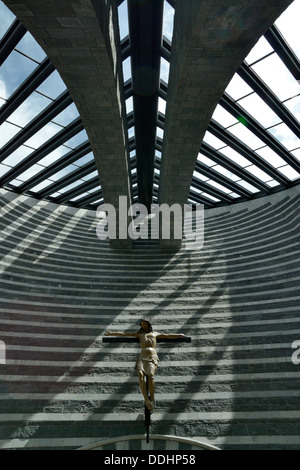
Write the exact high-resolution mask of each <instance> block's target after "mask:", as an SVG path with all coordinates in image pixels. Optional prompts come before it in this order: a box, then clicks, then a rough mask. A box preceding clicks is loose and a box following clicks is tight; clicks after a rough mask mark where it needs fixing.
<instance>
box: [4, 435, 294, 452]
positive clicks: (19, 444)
mask: <svg viewBox="0 0 300 470" xmlns="http://www.w3.org/2000/svg"><path fill="white" fill-rule="evenodd" d="M193 439H195V440H197V441H199V442H204V443H206V444H207V445H214V446H219V445H222V447H223V446H224V445H225V446H226V445H230V446H235V447H236V448H239V447H241V450H243V449H242V448H243V447H245V446H262V447H265V446H266V445H275V446H282V445H290V446H295V447H298V445H299V436H297V435H294V436H293V435H291V436H286V435H266V436H264V435H261V436H257V435H256V436H251V435H248V436H243V435H235V436H221V437H213V436H212V437H211V438H210V439H208V438H207V437H206V436H195V437H193ZM94 443H95V438H91V437H82V438H78V437H60V438H55V437H54V438H53V437H52V438H51V437H49V438H47V439H46V438H30V437H29V438H27V439H11V440H5V439H0V449H22V448H33V449H39V448H41V449H45V448H73V449H78V448H79V447H81V446H93V445H94ZM119 450H122V449H121V448H119ZM123 450H125V449H124V448H123Z"/></svg>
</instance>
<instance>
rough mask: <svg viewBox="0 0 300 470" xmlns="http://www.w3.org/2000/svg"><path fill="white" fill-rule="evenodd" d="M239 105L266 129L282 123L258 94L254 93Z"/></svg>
mask: <svg viewBox="0 0 300 470" xmlns="http://www.w3.org/2000/svg"><path fill="white" fill-rule="evenodd" d="M239 104H240V105H241V106H242V107H243V108H244V109H245V111H247V113H249V114H250V115H251V116H253V117H254V119H256V120H257V121H258V122H259V123H260V124H261V125H262V126H263V127H264V128H267V127H270V126H274V125H275V124H278V123H280V122H281V119H280V118H279V117H278V116H277V114H275V113H274V111H272V109H271V108H269V106H268V105H267V104H266V103H265V102H264V101H263V100H262V99H261V98H260V97H259V96H258V95H257V94H256V93H252V95H249V96H247V97H246V98H243V99H241V100H240V101H239Z"/></svg>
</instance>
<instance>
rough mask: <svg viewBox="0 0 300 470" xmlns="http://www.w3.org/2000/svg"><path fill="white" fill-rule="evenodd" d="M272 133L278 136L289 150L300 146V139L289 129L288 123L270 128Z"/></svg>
mask: <svg viewBox="0 0 300 470" xmlns="http://www.w3.org/2000/svg"><path fill="white" fill-rule="evenodd" d="M269 132H270V134H272V135H273V136H274V137H276V139H277V140H279V142H280V143H281V144H282V145H284V146H285V147H286V148H287V149H288V150H293V149H296V148H299V147H300V139H298V137H297V136H295V134H294V133H293V132H292V131H291V130H290V129H289V127H288V126H287V125H286V124H283V123H282V124H279V125H278V126H275V127H272V128H271V129H269Z"/></svg>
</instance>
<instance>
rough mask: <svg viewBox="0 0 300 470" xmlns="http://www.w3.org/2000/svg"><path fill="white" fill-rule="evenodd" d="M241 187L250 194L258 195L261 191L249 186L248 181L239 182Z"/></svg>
mask: <svg viewBox="0 0 300 470" xmlns="http://www.w3.org/2000/svg"><path fill="white" fill-rule="evenodd" d="M236 184H238V185H239V186H241V187H242V188H244V189H246V190H247V191H249V192H250V193H258V192H259V190H258V189H257V188H255V187H254V186H252V184H249V183H247V181H243V180H241V181H237V183H236Z"/></svg>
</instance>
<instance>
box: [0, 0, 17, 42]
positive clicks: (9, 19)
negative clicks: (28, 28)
mask: <svg viewBox="0 0 300 470" xmlns="http://www.w3.org/2000/svg"><path fill="white" fill-rule="evenodd" d="M0 18H1V21H0V39H2V37H3V36H4V34H5V33H6V32H7V30H8V29H9V28H10V26H11V24H12V23H13V21H14V19H15V15H14V14H13V13H12V12H11V11H10V10H9V9H8V8H7V7H6V6H5V5H4V3H3V2H0Z"/></svg>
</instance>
